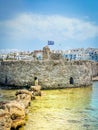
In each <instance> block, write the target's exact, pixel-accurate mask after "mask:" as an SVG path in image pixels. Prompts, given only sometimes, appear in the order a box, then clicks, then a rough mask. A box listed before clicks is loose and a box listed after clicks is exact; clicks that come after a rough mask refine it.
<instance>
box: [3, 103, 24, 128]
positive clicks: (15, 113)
mask: <svg viewBox="0 0 98 130" xmlns="http://www.w3.org/2000/svg"><path fill="white" fill-rule="evenodd" d="M4 107H5V110H6V111H8V112H9V113H10V118H11V119H12V124H11V127H12V128H14V129H16V128H17V127H19V126H22V125H24V124H25V109H24V107H23V106H22V105H21V104H20V103H18V102H17V101H10V102H9V103H7V104H5V105H4Z"/></svg>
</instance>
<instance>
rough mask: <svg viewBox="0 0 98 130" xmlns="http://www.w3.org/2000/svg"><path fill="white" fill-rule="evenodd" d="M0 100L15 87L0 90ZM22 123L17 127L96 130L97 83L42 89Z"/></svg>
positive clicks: (9, 95) (30, 129)
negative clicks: (58, 88) (76, 86)
mask: <svg viewBox="0 0 98 130" xmlns="http://www.w3.org/2000/svg"><path fill="white" fill-rule="evenodd" d="M0 93H1V96H0V100H5V101H7V100H10V99H13V98H15V96H14V95H15V90H0ZM28 109H29V113H28V116H27V117H26V125H25V126H24V127H21V128H20V129H19V130H98V82H94V83H93V86H89V87H86V88H71V89H60V90H45V91H42V96H41V97H36V100H33V101H32V102H31V106H30V107H29V108H28Z"/></svg>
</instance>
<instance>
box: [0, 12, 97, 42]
mask: <svg viewBox="0 0 98 130" xmlns="http://www.w3.org/2000/svg"><path fill="white" fill-rule="evenodd" d="M1 25H2V29H3V27H4V29H3V33H4V31H5V34H6V36H8V37H9V39H10V40H16V39H24V40H25V39H32V40H33V39H38V40H42V41H43V40H45V41H47V40H55V41H59V42H62V41H65V40H70V39H71V40H77V41H84V40H87V39H90V38H94V37H97V36H98V25H95V24H93V23H91V22H89V21H82V20H79V19H76V18H67V17H63V16H59V15H52V16H47V15H37V14H21V15H18V16H17V17H16V18H14V19H11V20H9V21H5V22H4V21H3V22H0V26H1Z"/></svg>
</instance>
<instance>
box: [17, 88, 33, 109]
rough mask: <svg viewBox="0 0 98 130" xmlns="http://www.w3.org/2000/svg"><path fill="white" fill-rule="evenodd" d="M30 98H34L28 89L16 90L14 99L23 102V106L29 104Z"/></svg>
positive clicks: (25, 106)
mask: <svg viewBox="0 0 98 130" xmlns="http://www.w3.org/2000/svg"><path fill="white" fill-rule="evenodd" d="M31 99H34V95H33V92H30V91H28V90H18V91H17V92H16V101H17V102H19V103H21V104H23V106H24V108H27V107H28V106H29V105H30V102H31Z"/></svg>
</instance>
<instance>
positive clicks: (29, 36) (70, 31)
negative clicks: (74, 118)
mask: <svg viewBox="0 0 98 130" xmlns="http://www.w3.org/2000/svg"><path fill="white" fill-rule="evenodd" d="M48 41H54V45H49V47H50V48H51V49H52V50H53V49H55V50H67V49H73V48H98V43H97V41H98V0H0V49H19V50H26V51H33V50H40V49H42V48H43V47H44V46H46V45H48Z"/></svg>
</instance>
